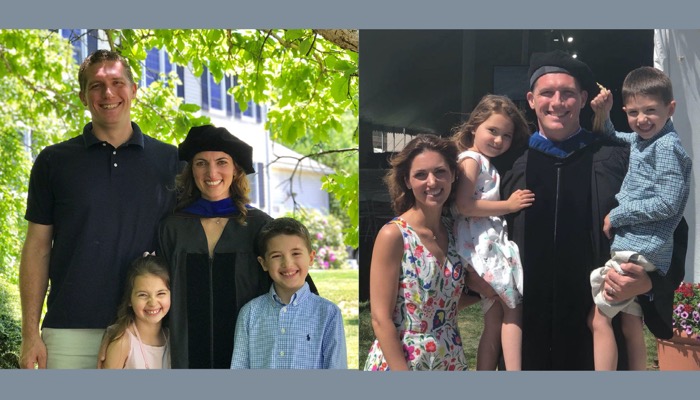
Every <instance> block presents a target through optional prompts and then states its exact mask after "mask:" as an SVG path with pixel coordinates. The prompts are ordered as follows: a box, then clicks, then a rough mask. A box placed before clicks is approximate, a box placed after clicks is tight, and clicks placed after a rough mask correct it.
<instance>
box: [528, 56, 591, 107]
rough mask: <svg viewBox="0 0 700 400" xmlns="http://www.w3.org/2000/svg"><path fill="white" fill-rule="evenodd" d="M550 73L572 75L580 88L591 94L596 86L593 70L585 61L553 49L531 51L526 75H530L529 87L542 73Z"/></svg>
mask: <svg viewBox="0 0 700 400" xmlns="http://www.w3.org/2000/svg"><path fill="white" fill-rule="evenodd" d="M550 73H564V74H569V75H571V76H573V77H574V78H575V79H576V80H577V81H578V84H579V85H580V86H581V89H583V90H586V91H588V95H589V97H590V96H593V95H594V93H595V91H596V89H597V86H596V84H595V79H593V72H591V69H590V68H588V65H586V64H585V63H583V62H581V61H579V60H577V59H575V58H573V57H571V55H570V54H568V53H566V52H564V51H561V50H554V51H550V52H548V53H533V54H532V56H531V57H530V68H529V69H528V71H527V75H528V76H529V77H530V89H532V88H533V87H534V86H535V82H537V79H539V78H540V77H541V76H542V75H545V74H550Z"/></svg>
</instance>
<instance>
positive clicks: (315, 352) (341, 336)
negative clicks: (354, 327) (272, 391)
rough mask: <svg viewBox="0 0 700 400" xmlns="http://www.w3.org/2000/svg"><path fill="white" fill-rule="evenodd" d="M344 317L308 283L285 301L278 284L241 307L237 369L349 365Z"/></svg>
mask: <svg viewBox="0 0 700 400" xmlns="http://www.w3.org/2000/svg"><path fill="white" fill-rule="evenodd" d="M347 364H348V361H347V350H346V348H345V330H344V329H343V316H342V313H341V312H340V308H338V306H337V305H335V304H334V303H332V302H330V301H329V300H326V299H324V298H322V297H319V296H317V295H315V294H313V293H311V291H310V290H309V284H308V283H305V284H304V286H303V287H302V288H301V289H299V290H298V291H297V292H296V293H294V295H293V296H292V298H291V299H290V301H289V304H284V303H282V301H281V300H280V298H279V297H278V296H277V293H276V292H275V287H274V284H273V285H272V286H271V287H270V291H269V293H267V294H264V295H262V296H259V297H256V298H255V299H253V300H251V301H250V302H248V303H247V304H246V305H245V306H243V308H242V309H241V311H240V313H239V315H238V321H236V337H235V341H234V349H233V357H232V358H231V368H232V369H246V368H252V369H257V368H269V369H345V368H347Z"/></svg>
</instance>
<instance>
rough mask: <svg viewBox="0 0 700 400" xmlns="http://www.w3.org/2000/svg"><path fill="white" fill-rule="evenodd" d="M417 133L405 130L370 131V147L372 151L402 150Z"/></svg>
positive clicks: (389, 151)
mask: <svg viewBox="0 0 700 400" xmlns="http://www.w3.org/2000/svg"><path fill="white" fill-rule="evenodd" d="M416 136H417V135H411V134H408V133H406V132H405V130H404V132H385V131H381V130H373V131H372V149H373V152H374V153H392V152H397V151H401V150H403V148H404V147H406V145H407V144H408V142H410V141H411V140H412V139H413V138H414V137H416Z"/></svg>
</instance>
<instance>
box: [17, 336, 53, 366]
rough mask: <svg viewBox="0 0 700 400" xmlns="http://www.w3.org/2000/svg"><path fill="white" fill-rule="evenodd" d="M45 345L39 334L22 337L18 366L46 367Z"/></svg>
mask: <svg viewBox="0 0 700 400" xmlns="http://www.w3.org/2000/svg"><path fill="white" fill-rule="evenodd" d="M46 358H47V356H46V345H45V344H44V341H43V340H41V336H38V335H35V336H34V337H31V338H24V337H23V338H22V348H21V350H20V356H19V367H20V368H24V369H35V368H39V369H46Z"/></svg>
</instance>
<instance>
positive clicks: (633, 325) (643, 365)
mask: <svg viewBox="0 0 700 400" xmlns="http://www.w3.org/2000/svg"><path fill="white" fill-rule="evenodd" d="M621 318H622V321H621V322H622V334H623V335H624V336H625V343H626V345H627V357H628V358H627V361H628V363H629V369H630V371H645V370H646V369H647V346H646V343H645V342H644V328H643V326H642V319H641V318H640V317H637V316H636V315H632V314H627V313H624V312H623V313H622V316H621Z"/></svg>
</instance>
